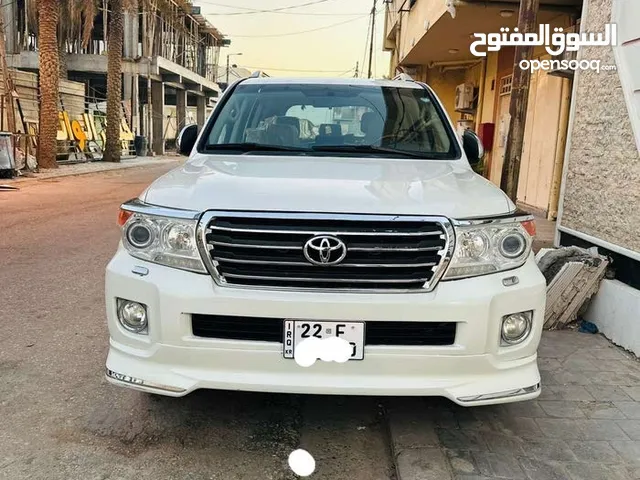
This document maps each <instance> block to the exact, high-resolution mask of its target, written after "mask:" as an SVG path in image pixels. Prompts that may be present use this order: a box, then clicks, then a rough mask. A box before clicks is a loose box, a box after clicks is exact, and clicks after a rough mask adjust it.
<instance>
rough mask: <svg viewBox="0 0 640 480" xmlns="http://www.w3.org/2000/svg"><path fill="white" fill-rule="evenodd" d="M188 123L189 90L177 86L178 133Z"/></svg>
mask: <svg viewBox="0 0 640 480" xmlns="http://www.w3.org/2000/svg"><path fill="white" fill-rule="evenodd" d="M186 123H187V91H186V90H180V89H178V88H176V135H178V132H179V131H180V130H181V129H182V127H184V126H185V124H186Z"/></svg>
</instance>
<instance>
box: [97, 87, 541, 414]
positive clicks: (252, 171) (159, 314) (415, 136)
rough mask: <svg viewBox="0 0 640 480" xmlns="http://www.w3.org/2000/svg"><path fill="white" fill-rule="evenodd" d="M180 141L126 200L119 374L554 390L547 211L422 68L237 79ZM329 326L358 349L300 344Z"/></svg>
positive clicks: (391, 389) (111, 279)
mask: <svg viewBox="0 0 640 480" xmlns="http://www.w3.org/2000/svg"><path fill="white" fill-rule="evenodd" d="M179 150H180V151H181V153H183V154H190V158H189V159H188V160H187V161H186V163H185V164H184V165H183V166H181V167H179V168H177V169H175V170H173V171H171V172H169V173H167V174H166V175H164V176H163V177H161V178H159V179H158V180H156V181H155V182H154V183H153V184H151V186H149V187H148V188H147V189H146V191H144V192H143V193H142V194H141V195H140V197H139V198H137V199H134V200H131V201H129V202H127V203H125V204H123V205H122V208H121V211H120V215H119V224H120V225H121V227H122V241H121V243H120V246H119V248H118V251H117V253H116V254H115V256H114V258H113V259H112V260H111V262H110V263H109V265H108V267H107V271H106V306H107V317H108V324H109V331H110V337H111V338H110V349H109V355H108V358H107V362H106V375H107V378H108V380H109V381H111V382H113V383H115V384H118V385H122V386H127V387H132V388H135V389H138V390H142V391H146V392H150V393H158V394H164V395H171V396H182V395H186V394H188V393H189V392H192V391H193V390H196V389H201V388H205V389H227V390H249V391H268V392H291V393H317V394H357V395H437V396H445V397H447V398H449V399H451V400H453V401H454V402H456V403H458V404H461V405H483V404H490V403H501V402H511V401H518V400H527V399H531V398H535V397H537V396H538V395H539V393H540V376H539V372H538V368H537V356H536V351H537V347H538V343H539V341H540V336H541V331H542V322H543V316H544V307H545V280H544V278H543V276H542V274H541V273H540V271H539V270H538V268H537V266H536V264H535V261H534V257H533V253H532V252H531V243H532V236H533V235H534V228H535V227H534V224H533V219H532V217H531V216H529V215H527V214H524V213H522V212H519V211H518V210H516V207H515V206H514V204H513V203H512V202H511V201H510V200H509V199H508V198H507V196H506V195H504V194H503V193H502V192H501V191H500V190H499V189H498V188H496V187H495V186H493V185H492V184H491V183H490V182H488V181H487V180H485V179H484V178H482V177H481V176H479V175H477V174H476V173H474V171H473V170H472V166H473V165H474V164H476V163H477V162H479V161H480V160H481V158H482V156H483V149H482V145H481V143H480V141H479V139H478V137H477V136H476V135H475V134H473V132H471V131H470V130H468V131H467V132H465V133H464V134H463V135H462V136H461V137H459V136H458V135H457V134H456V133H455V131H454V129H453V125H452V123H451V120H450V119H449V117H448V116H447V114H446V113H445V111H444V109H443V107H442V105H441V103H440V102H439V100H438V99H437V98H436V96H435V94H434V93H433V91H432V90H431V89H430V88H429V87H428V86H427V85H425V84H422V83H419V82H414V81H410V80H394V81H390V80H384V81H378V80H357V79H341V80H340V79H339V80H327V79H280V78H249V79H245V80H241V81H238V82H236V83H235V84H233V85H232V86H230V87H229V88H228V89H227V91H226V92H225V94H224V95H223V97H222V98H221V99H220V101H219V103H218V105H217V106H216V108H215V110H214V112H213V113H212V115H211V117H210V118H209V120H208V121H207V123H206V125H204V126H202V128H199V127H198V126H195V125H192V126H188V127H186V128H185V129H184V130H183V131H182V132H181V133H180V136H179ZM327 337H329V338H334V339H335V337H340V338H342V339H343V340H340V342H343V343H341V344H344V345H348V350H349V352H348V356H350V358H349V361H346V360H347V358H343V359H342V360H340V361H318V362H316V363H315V364H313V365H312V366H311V367H309V368H302V367H301V366H300V365H299V364H298V363H297V362H296V359H297V357H296V351H297V350H296V349H297V348H298V349H299V348H300V346H301V345H303V344H304V342H305V341H308V340H309V339H313V338H320V339H325V340H326V339H327ZM325 340H322V341H323V342H324V341H325ZM314 341H315V340H314ZM346 342H348V344H347V343H346ZM329 343H332V344H333V343H335V341H331V342H329ZM329 343H327V345H328V344H329ZM294 357H295V359H294ZM318 357H319V358H320V359H321V360H327V358H324V357H325V356H324V355H323V354H319V355H318ZM328 359H329V360H331V358H330V355H329V357H328ZM313 360H315V358H314V359H313ZM311 363H312V362H311Z"/></svg>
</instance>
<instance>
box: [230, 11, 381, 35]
mask: <svg viewBox="0 0 640 480" xmlns="http://www.w3.org/2000/svg"><path fill="white" fill-rule="evenodd" d="M368 16H369V14H366V15H362V16H361V17H358V18H352V19H350V20H345V21H344V22H338V23H333V24H331V25H325V26H324V27H319V28H312V29H311V30H303V31H299V32H289V33H276V34H273V35H233V34H227V35H226V36H227V37H236V38H273V37H287V36H290V35H302V34H304V33H311V32H317V31H319V30H326V29H328V28H333V27H338V26H340V25H345V24H347V23H351V22H355V21H357V20H360V19H361V18H365V17H368Z"/></svg>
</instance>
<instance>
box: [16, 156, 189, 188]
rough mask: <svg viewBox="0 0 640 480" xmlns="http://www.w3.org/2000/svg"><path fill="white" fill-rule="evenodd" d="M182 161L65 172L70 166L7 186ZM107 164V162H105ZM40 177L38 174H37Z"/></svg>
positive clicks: (20, 178)
mask: <svg viewBox="0 0 640 480" xmlns="http://www.w3.org/2000/svg"><path fill="white" fill-rule="evenodd" d="M181 160H182V158H181V157H176V158H175V159H174V158H163V159H158V160H150V161H148V162H146V161H143V162H139V163H122V162H121V163H120V164H109V167H108V168H98V169H95V170H86V171H82V170H81V171H77V170H72V171H64V169H65V167H69V166H70V165H64V166H61V167H59V168H58V169H57V170H56V171H55V172H52V173H49V172H47V173H46V174H45V175H44V176H34V177H18V178H15V179H7V182H6V183H4V184H5V185H9V186H13V185H18V184H25V183H31V182H38V181H45V180H51V179H54V178H62V177H79V176H81V175H90V174H92V173H104V172H117V171H120V170H128V169H132V168H145V167H153V166H159V165H166V164H169V163H178V162H180V161H181ZM90 163H92V164H98V163H103V162H90ZM104 163H105V164H106V162H104ZM35 175H38V174H35Z"/></svg>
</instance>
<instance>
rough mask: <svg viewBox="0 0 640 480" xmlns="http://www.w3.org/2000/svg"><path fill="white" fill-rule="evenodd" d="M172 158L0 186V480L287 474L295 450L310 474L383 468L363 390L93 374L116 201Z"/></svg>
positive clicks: (102, 354) (384, 457)
mask: <svg viewBox="0 0 640 480" xmlns="http://www.w3.org/2000/svg"><path fill="white" fill-rule="evenodd" d="M175 165H176V164H174V165H163V166H160V167H146V168H143V169H129V170H125V171H115V172H113V171H112V172H104V173H100V174H92V175H84V176H81V177H66V178H60V179H52V180H46V181H38V182H25V183H20V188H21V189H20V191H17V192H0V227H1V228H2V231H1V232H0V299H1V300H0V419H1V420H0V478H7V479H11V480H18V479H27V478H28V479H46V480H55V479H65V480H70V479H82V480H92V479H99V480H104V479H136V480H142V479H154V480H157V479H169V478H175V479H180V480H186V479H220V480H233V479H246V480H254V479H255V480H266V479H289V478H294V476H293V474H292V473H291V472H290V470H289V468H288V466H287V457H288V455H289V453H290V452H291V451H293V450H294V449H296V448H305V449H306V450H308V451H309V452H310V453H311V454H312V455H313V456H314V457H315V459H316V462H317V474H316V475H314V476H313V478H314V479H316V478H317V479H331V480H340V479H357V480H359V479H362V480H383V479H384V480H386V479H389V478H392V476H393V466H392V464H391V452H390V448H389V444H388V441H387V430H386V427H385V426H384V424H383V421H382V416H381V414H380V411H381V409H380V407H379V404H378V401H377V399H373V398H347V397H318V396H292V395H266V394H248V393H233V392H198V393H196V394H193V395H191V396H189V397H187V398H184V399H170V398H159V399H158V398H154V397H149V396H146V395H144V394H141V393H138V392H134V391H130V390H126V389H121V388H117V387H113V386H111V385H109V384H107V383H106V381H105V380H104V379H103V368H104V361H105V359H106V352H107V340H108V335H107V329H106V324H105V316H104V307H103V304H104V293H103V281H104V276H103V270H104V267H105V265H106V263H107V262H108V260H109V258H110V257H111V255H112V254H113V252H114V250H115V247H116V244H117V241H118V235H119V231H118V229H117V227H116V215H117V211H118V205H119V203H120V202H122V201H124V200H127V199H129V198H131V197H134V196H136V195H137V194H138V193H139V192H140V191H141V190H142V189H143V188H144V186H146V185H147V184H148V183H149V182H150V181H152V180H153V179H154V178H156V177H158V176H159V175H161V174H163V173H164V172H165V171H167V170H168V169H169V168H171V167H172V166H175Z"/></svg>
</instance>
